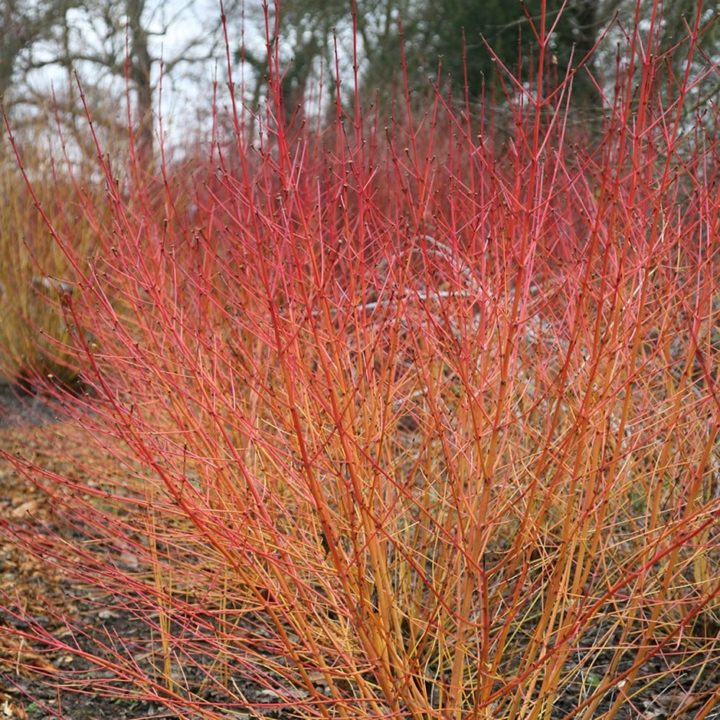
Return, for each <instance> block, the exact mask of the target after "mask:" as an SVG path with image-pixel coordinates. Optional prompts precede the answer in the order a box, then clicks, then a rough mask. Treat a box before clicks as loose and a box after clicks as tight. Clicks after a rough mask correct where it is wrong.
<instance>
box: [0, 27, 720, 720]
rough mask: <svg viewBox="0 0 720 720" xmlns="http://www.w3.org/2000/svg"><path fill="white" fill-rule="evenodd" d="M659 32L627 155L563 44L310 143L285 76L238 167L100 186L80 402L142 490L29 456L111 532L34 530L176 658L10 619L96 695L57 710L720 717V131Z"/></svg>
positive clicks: (618, 90)
mask: <svg viewBox="0 0 720 720" xmlns="http://www.w3.org/2000/svg"><path fill="white" fill-rule="evenodd" d="M699 20H700V16H699V15H698V18H696V19H695V24H694V25H693V24H692V23H691V24H690V25H689V26H688V37H687V38H685V39H684V41H682V42H680V43H679V44H678V45H677V46H676V47H674V48H672V49H671V50H669V51H668V52H674V53H683V54H685V55H687V58H688V63H687V67H688V68H691V67H692V68H696V67H698V60H701V61H702V58H700V59H699V58H697V57H695V56H694V52H695V50H694V48H695V41H696V39H697V37H698V33H699V32H700V28H699ZM689 22H690V20H689ZM659 23H660V18H659V16H657V17H654V19H653V21H652V25H651V27H649V28H645V29H643V30H642V31H640V30H638V29H637V28H636V29H635V30H634V31H632V32H629V33H628V43H627V46H624V47H625V49H624V51H623V52H624V53H625V54H624V57H623V58H622V62H619V63H618V68H620V69H619V70H618V79H617V82H616V85H615V87H614V88H613V89H612V90H608V89H606V88H602V87H600V86H599V87H598V90H599V92H601V91H604V93H605V95H606V98H605V110H604V113H605V117H604V119H603V121H602V123H601V130H600V131H599V135H598V136H595V137H591V136H587V135H583V133H582V127H578V125H577V124H576V123H574V122H573V114H572V103H571V101H570V98H571V91H572V76H571V75H568V76H567V77H559V78H558V77H557V67H556V65H554V64H553V61H552V57H551V56H550V52H549V49H548V48H549V45H548V43H549V37H550V35H549V32H548V29H547V28H544V27H542V25H541V24H538V26H537V27H536V28H535V30H536V32H537V42H538V50H537V57H536V69H535V72H534V74H533V75H532V76H531V77H527V78H514V77H513V76H512V75H511V74H509V73H508V74H507V75H506V76H505V79H504V90H505V95H504V100H503V103H502V108H498V109H496V111H494V112H493V113H490V112H489V111H486V110H484V109H483V107H482V106H481V107H480V108H474V107H472V106H471V105H470V104H469V103H468V104H466V105H465V106H464V107H460V108H457V107H453V106H452V104H451V103H450V101H449V100H446V98H445V96H444V95H443V93H442V92H441V90H440V89H438V92H437V93H436V95H435V96H434V99H431V100H430V101H428V103H427V106H426V107H424V108H422V107H421V108H420V109H417V108H414V107H413V103H412V101H411V98H410V95H409V93H407V94H405V95H404V97H403V96H400V97H399V98H398V99H397V103H396V109H395V113H394V115H393V116H392V117H390V118H389V119H387V120H385V119H383V118H380V117H378V116H375V115H373V114H372V110H371V109H370V108H364V107H363V106H362V103H361V98H360V97H359V93H358V92H357V91H356V93H355V99H356V102H355V107H354V109H353V108H351V109H350V110H348V109H346V108H345V106H344V105H343V103H342V102H341V101H340V99H338V100H336V102H335V109H336V112H335V121H334V122H333V123H331V126H330V127H329V128H327V129H318V128H317V126H315V125H313V124H312V123H309V122H308V123H302V122H301V121H300V120H299V118H298V117H296V118H295V120H294V121H293V122H292V124H291V125H290V127H287V126H285V125H283V124H280V123H278V122H277V121H276V118H278V117H284V116H285V115H284V113H283V112H282V108H281V107H279V103H280V92H279V82H280V74H279V72H278V68H277V66H276V65H275V64H274V62H273V61H272V59H271V61H270V63H269V67H270V71H271V81H270V85H269V87H270V93H269V98H270V99H269V109H268V110H267V112H266V113H265V114H264V115H262V117H261V118H258V121H261V122H259V123H258V124H255V125H254V127H259V133H260V134H259V135H256V136H254V137H248V134H247V133H246V132H245V115H244V114H243V111H242V110H241V109H240V108H238V107H237V106H236V105H235V99H234V95H233V85H232V83H231V84H230V99H231V100H232V102H231V103H230V105H231V107H232V108H233V109H232V111H231V113H230V121H231V122H230V125H231V126H232V128H233V130H232V132H231V133H230V135H229V136H228V137H221V136H220V135H219V134H218V135H217V136H216V137H214V139H213V143H212V148H211V151H210V153H209V160H208V163H207V168H206V170H204V171H199V170H198V169H197V168H198V167H202V165H201V164H196V166H195V170H194V172H193V174H189V173H187V174H184V173H183V171H182V170H174V169H173V167H172V166H171V165H170V164H169V163H166V164H164V165H163V166H162V172H161V173H160V176H159V177H158V178H148V177H147V176H143V174H142V173H141V170H142V169H143V168H141V167H138V166H136V167H134V168H132V169H131V170H132V171H131V172H130V173H129V174H128V176H129V180H128V181H127V183H126V187H122V188H121V187H119V185H118V184H117V183H116V182H115V180H114V177H113V170H112V169H111V167H110V166H109V165H108V164H107V163H106V161H105V160H100V161H99V162H100V168H101V169H102V170H103V171H104V172H105V173H106V175H107V201H106V204H105V205H104V206H103V207H102V208H98V207H95V206H94V205H93V204H89V203H87V204H86V212H87V214H88V217H89V218H90V219H91V221H92V220H93V219H95V220H96V221H95V222H94V227H95V232H96V234H97V250H96V252H95V253H94V255H93V257H92V259H91V262H90V264H89V266H88V265H86V264H85V262H86V261H87V258H80V257H78V255H77V253H75V251H74V249H73V238H72V235H71V233H69V232H65V231H61V230H57V229H56V230H54V231H53V234H54V238H55V241H56V242H57V243H58V245H59V246H60V247H61V248H62V249H63V251H64V252H65V253H66V254H67V256H68V258H69V259H70V260H71V261H72V263H73V264H74V267H75V275H74V277H73V283H74V292H73V293H72V294H68V295H67V296H65V297H64V298H63V301H62V303H61V307H62V312H63V314H64V318H65V320H66V322H67V326H68V327H69V328H70V329H71V330H72V331H73V332H72V337H73V343H72V346H73V350H74V357H75V362H76V363H77V367H78V369H79V372H80V373H81V374H82V377H83V380H84V383H85V387H86V388H87V393H86V394H85V395H82V396H80V397H76V398H61V400H62V401H63V402H64V403H65V404H66V405H67V406H68V411H69V412H71V413H72V414H73V415H74V417H75V418H76V422H77V423H78V424H79V425H80V426H82V427H83V428H85V429H86V430H89V431H90V432H89V433H88V437H89V438H90V439H91V440H92V441H94V442H96V443H97V445H98V448H99V454H98V457H102V458H108V462H107V463H105V464H103V463H98V464H96V465H94V466H93V467H92V468H89V469H86V471H85V472H83V468H82V467H78V468H76V469H75V470H74V471H73V472H72V473H71V474H67V475H62V474H54V473H53V472H52V471H50V470H43V468H42V467H36V466H32V465H31V464H29V463H27V462H26V461H24V460H23V459H22V458H20V457H16V458H10V459H11V460H12V461H13V462H14V463H15V464H16V465H17V467H18V468H20V469H21V470H22V471H24V472H25V473H26V474H27V475H28V476H29V477H31V478H32V479H33V480H34V481H35V482H36V483H38V484H39V485H40V486H42V487H43V488H46V489H47V492H49V493H51V494H52V496H53V498H54V503H55V507H56V508H57V511H58V513H59V518H60V520H61V521H62V523H64V525H63V524H62V523H60V521H59V524H60V526H61V527H68V525H70V526H73V527H75V528H76V530H77V532H76V533H75V534H74V535H72V537H73V538H75V541H72V540H68V539H67V533H64V534H62V533H61V532H60V531H58V532H59V533H60V534H58V535H55V534H53V533H52V532H51V531H50V530H49V529H48V528H42V527H39V528H36V529H35V530H34V531H30V530H24V531H23V532H22V533H21V532H20V531H19V530H15V529H14V527H13V526H12V525H8V524H7V523H5V524H4V525H3V527H4V528H5V530H4V532H5V533H6V534H8V535H9V536H11V537H14V538H15V541H16V542H19V543H22V544H23V546H24V547H26V548H29V549H31V550H34V551H35V552H37V553H42V554H43V555H44V557H46V559H47V562H48V563H49V564H55V565H58V566H60V567H61V568H62V569H63V570H64V571H65V572H66V573H67V574H68V575H70V576H71V577H73V578H75V579H76V580H79V581H82V583H83V584H86V585H87V586H89V587H91V588H94V589H95V593H94V594H93V595H92V597H98V591H101V592H102V598H103V599H102V602H103V603H105V604H106V606H107V607H108V608H111V609H112V611H113V613H120V614H123V615H124V616H131V617H133V618H135V623H136V624H137V625H141V626H142V627H143V628H144V630H143V631H142V632H136V633H135V634H133V635H132V636H131V637H130V636H128V637H122V636H120V635H118V634H117V633H116V632H115V631H113V629H112V626H111V627H109V629H107V630H105V631H99V630H98V629H97V628H95V629H93V628H92V627H86V626H83V625H82V624H80V621H72V620H67V621H65V620H63V621H62V622H63V623H65V625H66V627H65V630H64V632H53V633H51V632H50V631H48V630H47V629H43V626H41V625H40V624H39V623H38V622H35V621H33V618H31V617H26V616H24V614H23V611H22V603H20V602H18V601H16V600H13V598H11V597H8V598H6V600H5V603H6V605H7V608H6V612H8V613H10V614H12V615H13V616H14V617H15V618H16V620H24V621H25V623H26V624H25V625H23V624H20V623H19V622H15V623H14V625H13V629H12V630H9V632H14V633H15V634H16V635H19V636H21V637H23V638H25V639H26V640H27V641H28V642H31V643H36V644H37V645H38V646H39V647H47V648H49V649H56V650H57V649H62V650H63V651H64V652H66V653H69V654H71V655H76V656H78V657H79V658H81V659H82V661H83V663H85V664H84V665H82V667H83V668H89V669H87V670H83V671H80V670H75V671H73V672H67V673H65V674H63V673H59V674H57V675H55V676H54V677H53V678H52V679H50V680H48V682H54V683H57V684H59V685H60V686H61V687H65V688H69V689H78V690H89V691H92V692H93V693H95V694H97V695H112V696H118V697H125V698H128V697H133V698H137V699H145V700H153V701H155V702H158V703H160V704H162V705H164V706H166V707H167V709H168V710H169V711H170V712H172V713H174V714H175V715H176V716H178V717H183V718H199V717H204V718H221V717H223V718H225V717H245V716H246V715H244V714H243V713H246V714H249V715H248V716H252V717H256V716H262V715H264V714H272V713H275V714H276V715H277V714H278V713H284V715H283V716H284V717H325V718H352V719H360V718H390V717H396V718H417V719H420V718H443V719H449V718H452V719H453V720H455V719H458V720H459V719H460V718H492V719H499V718H508V719H516V718H523V719H534V718H570V717H578V718H585V719H589V718H595V717H605V718H623V717H625V718H627V717H641V716H643V715H642V713H645V712H647V713H651V712H656V711H657V712H664V713H666V715H665V716H666V717H678V718H679V717H694V718H707V717H714V715H713V714H712V713H713V709H714V708H716V707H717V705H718V702H719V699H720V698H719V696H718V692H717V666H718V663H720V644H719V642H718V630H719V628H720V570H719V564H718V563H720V537H719V535H718V533H719V530H718V521H717V516H718V510H719V509H720V492H719V489H718V488H719V485H718V482H719V480H718V477H719V473H720V465H719V462H720V461H719V459H718V440H717V435H718V428H719V423H720V388H719V387H718V377H717V367H718V364H717V363H718V353H719V352H720V337H719V336H718V330H717V327H718V315H719V314H720V288H719V287H718V277H720V276H719V275H718V263H719V258H718V247H719V244H718V227H719V226H718V222H719V212H720V193H719V192H718V145H717V139H716V138H715V137H714V136H712V134H708V133H706V132H705V131H704V128H705V127H711V126H712V124H713V121H714V120H715V119H716V117H715V115H714V113H716V112H717V110H716V108H715V107H713V106H707V107H702V108H697V109H696V110H695V111H689V110H688V109H689V108H690V107H691V106H692V103H691V102H690V100H691V98H692V95H693V89H694V87H695V86H696V84H697V83H698V82H700V80H701V79H704V77H703V74H702V73H700V74H698V72H697V71H695V70H693V72H691V71H690V69H688V71H687V72H686V73H685V74H684V75H682V76H676V75H675V74H673V71H672V70H671V69H670V68H671V67H672V65H671V64H670V63H669V62H668V59H669V58H668V56H667V55H666V54H663V53H662V52H660V50H659V48H658V47H657V45H656V41H657V30H658V28H659ZM270 47H271V50H272V46H270ZM271 55H272V53H271ZM704 60H705V62H700V63H699V64H700V66H704V67H705V68H706V69H705V71H704V72H705V73H713V72H715V71H716V69H715V67H714V66H713V64H712V62H711V59H710V58H705V59H704ZM691 61H692V64H691ZM340 96H341V92H340V89H338V97H340ZM238 102H239V101H238ZM218 116H219V113H218ZM218 119H220V118H219V117H218ZM222 124H223V123H220V122H218V127H219V126H221V125H222ZM90 131H91V130H90ZM20 155H21V153H20ZM99 157H100V158H102V157H103V155H102V153H99ZM181 195H182V196H183V197H192V198H193V200H192V203H190V202H187V201H185V200H183V201H180V200H178V198H179V197H180V196H181ZM106 209H110V210H111V216H112V222H110V223H107V222H100V221H99V218H100V217H101V216H103V217H104V212H105V210H106ZM88 267H89V269H87V268H88ZM88 441H90V440H88ZM90 471H91V472H90ZM58 620H62V618H58ZM653 703H656V705H653ZM653 708H655V709H653ZM658 708H659V709H658ZM715 712H716V711H715ZM648 716H650V715H648Z"/></svg>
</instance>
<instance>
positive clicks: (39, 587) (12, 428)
mask: <svg viewBox="0 0 720 720" xmlns="http://www.w3.org/2000/svg"><path fill="white" fill-rule="evenodd" d="M58 420H59V418H58V417H57V413H56V412H55V411H54V410H53V409H52V408H51V407H50V406H49V405H48V404H46V403H44V402H43V401H42V399H41V398H39V397H37V396H31V395H23V394H18V393H15V392H14V391H13V392H12V394H11V393H10V392H9V391H8V390H7V389H6V388H0V450H2V451H5V452H7V453H9V454H12V455H16V456H21V457H22V458H24V459H25V460H27V461H29V462H32V463H37V464H38V465H40V466H43V467H48V468H52V469H53V470H54V471H55V472H57V473H59V474H64V473H72V470H73V465H74V463H75V462H77V463H78V464H81V465H88V464H89V465H92V463H93V461H96V459H95V458H94V457H93V452H95V451H94V450H93V448H92V444H91V443H88V442H87V438H86V437H85V436H84V431H83V430H82V429H80V428H78V427H77V426H75V425H73V424H72V423H69V422H58ZM57 520H58V517H57V516H56V513H55V512H54V509H53V506H52V500H51V498H50V497H49V496H48V494H47V493H46V492H44V491H43V490H42V489H40V488H39V487H37V486H36V485H35V484H34V483H33V482H32V481H31V480H30V479H29V478H28V477H25V476H24V475H23V474H22V473H20V472H18V470H17V469H16V468H15V467H14V466H13V465H12V464H11V463H10V462H8V461H7V460H5V459H3V458H2V456H0V530H1V532H0V718H8V719H12V718H19V719H20V720H25V719H27V720H45V719H46V718H65V719H67V720H95V719H97V718H117V720H131V719H132V720H137V719H138V718H145V717H164V718H168V717H169V715H168V714H167V713H165V712H163V711H162V709H161V708H160V707H158V706H151V705H150V704H149V703H139V702H128V703H123V702H118V701H117V700H112V699H108V698H102V697H96V696H93V695H78V694H76V693H69V692H67V691H63V690H62V689H61V688H60V687H56V683H55V680H56V679H60V677H61V675H62V673H63V672H66V671H72V670H75V669H77V668H78V659H77V658H76V657H74V656H73V655H69V654H67V653H62V652H53V651H48V650H47V649H45V648H43V647H42V646H41V645H39V644H35V643H33V642H31V641H28V640H26V639H25V638H22V637H18V635H17V631H19V632H23V631H30V628H29V627H28V625H27V623H26V622H25V620H24V618H32V619H33V621H34V622H36V623H37V624H38V626H40V627H42V628H43V629H44V630H45V631H47V632H49V633H51V634H53V635H57V636H58V637H61V636H62V635H63V633H65V632H67V630H66V623H65V622H63V620H64V619H68V620H69V621H70V622H71V623H72V624H74V625H83V624H85V625H87V624H90V625H95V627H96V628H97V630H98V631H99V632H102V631H103V625H104V624H105V623H104V622H103V619H108V620H110V619H112V622H113V624H114V626H115V629H116V630H117V631H118V632H119V633H120V634H121V635H125V634H132V633H134V632H137V627H132V626H133V625H134V626H137V624H138V623H137V621H136V620H133V619H132V618H129V617H128V618H125V619H123V618H118V617H117V615H116V614H115V613H112V614H107V613H106V615H103V610H98V603H97V602H94V600H95V598H93V593H92V590H91V589H89V588H83V587H77V586H76V585H73V584H72V583H71V582H70V581H69V580H68V579H67V578H66V577H64V574H63V572H62V571H61V569H59V568H57V567H55V566H54V565H53V564H51V563H48V562H44V561H43V560H42V559H41V558H38V557H35V556H34V555H33V554H31V553H29V552H27V551H26V550H24V549H23V547H22V543H21V542H16V541H15V539H14V537H15V535H16V534H18V535H21V534H22V533H23V532H31V531H33V530H34V529H36V528H38V527H44V528H54V527H56V522H57ZM3 606H4V607H5V609H3ZM8 608H15V609H16V610H17V611H19V612H18V613H17V614H18V616H22V617H18V616H15V615H13V614H12V612H8V611H7V609H8ZM123 623H124V626H123ZM13 629H14V630H15V631H16V632H15V633H13V632H8V630H13Z"/></svg>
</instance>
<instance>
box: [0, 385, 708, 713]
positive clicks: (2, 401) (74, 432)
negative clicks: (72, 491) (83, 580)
mask: <svg viewBox="0 0 720 720" xmlns="http://www.w3.org/2000/svg"><path fill="white" fill-rule="evenodd" d="M0 449H2V450H5V451H7V452H9V453H14V454H18V453H19V454H22V455H23V456H24V457H25V458H27V459H29V460H33V461H36V462H38V463H41V464H43V465H44V466H46V467H47V466H49V467H52V468H53V469H54V470H56V471H57V472H58V473H61V474H62V473H67V472H71V471H72V469H71V468H70V467H69V463H71V460H69V458H76V459H78V461H82V463H83V464H84V463H87V462H92V458H91V457H87V456H88V454H89V453H90V450H89V444H88V443H86V442H83V436H82V431H80V430H78V428H76V427H74V426H73V425H72V424H70V423H68V422H63V421H62V419H60V418H57V417H55V416H54V414H53V413H52V411H51V410H50V409H49V408H48V407H47V406H46V405H45V404H43V403H42V402H41V400H40V399H39V398H37V397H34V396H28V395H25V396H18V395H17V394H16V393H15V392H14V391H11V389H10V388H8V386H1V385H0ZM57 520H58V518H57V517H56V516H55V515H54V513H53V508H52V504H51V502H50V501H49V499H48V496H47V495H46V494H45V493H43V492H42V491H40V490H39V489H38V488H36V487H35V486H34V485H33V483H32V482H31V481H30V480H29V479H28V478H26V477H24V476H23V475H21V474H19V473H18V472H17V471H16V470H15V469H14V468H13V467H12V466H11V465H10V463H8V462H6V461H3V460H2V459H0V527H3V526H4V528H6V529H8V530H9V531H10V532H3V533H2V534H1V535H0V538H4V539H3V540H0V608H1V607H2V606H6V607H18V606H19V605H21V606H22V607H23V608H24V611H25V614H26V615H27V616H28V617H31V618H33V619H34V621H35V622H36V623H37V624H38V627H40V628H42V629H44V630H46V631H48V632H49V633H59V632H62V631H63V629H64V627H65V626H64V624H62V623H61V622H59V619H60V618H69V619H71V620H72V621H73V622H74V623H76V624H84V625H86V626H87V627H88V629H89V632H90V633H96V634H98V636H102V634H103V633H106V632H108V631H111V632H114V633H117V635H118V636H120V637H123V638H132V637H137V636H138V635H139V634H143V633H145V634H146V632H147V630H146V626H145V624H143V623H141V622H138V621H137V620H136V619H134V618H133V617H132V616H130V615H129V614H123V613H122V612H117V611H116V610H109V609H108V603H107V598H103V597H101V596H98V595H97V593H96V592H95V591H93V589H92V588H88V587H82V586H78V585H77V584H76V583H73V582H71V581H69V580H68V579H67V578H65V577H64V576H63V573H62V571H61V569H59V568H54V567H53V566H52V565H49V564H48V563H46V562H42V561H40V560H38V559H37V558H35V557H33V556H31V555H30V554H28V553H27V552H25V551H23V550H22V549H20V548H19V547H18V545H17V544H16V543H15V542H13V541H12V532H19V533H22V531H23V530H26V529H29V528H36V527H38V526H44V527H48V528H53V529H54V530H56V531H57V532H59V533H62V532H68V533H69V534H72V532H76V531H74V530H73V531H69V530H64V529H63V528H62V527H59V526H58V524H57ZM3 625H5V626H6V627H7V626H14V627H15V628H18V629H20V630H23V629H27V625H26V624H25V623H24V622H23V621H21V620H19V619H17V618H15V617H13V616H12V614H10V613H8V612H6V611H4V610H1V609H0V719H1V718H8V719H12V718H19V719H20V720H24V719H27V720H45V719H46V718H64V719H66V720H96V719H99V718H113V719H114V720H141V719H142V718H168V719H170V718H172V717H174V716H172V715H171V714H168V713H167V711H166V710H164V709H163V708H162V707H161V706H160V705H159V704H153V703H148V702H137V701H122V700H117V699H115V700H111V699H107V698H103V697H100V696H98V695H96V694H84V695H78V694H73V693H69V692H67V691H66V690H65V691H63V690H59V689H58V688H57V687H56V681H57V680H58V679H59V678H60V677H61V676H62V677H65V678H66V677H68V676H69V675H72V673H73V672H74V671H82V670H85V669H86V666H85V665H83V661H82V660H81V659H78V658H77V657H76V656H73V655H69V654H65V653H62V652H46V651H43V650H42V649H41V648H40V646H37V645H35V644H33V643H31V642H26V641H24V640H19V639H17V638H15V637H11V636H9V635H8V634H7V633H3V632H2V627H3ZM653 662H654V663H655V665H656V666H653V667H652V668H647V669H646V670H647V671H648V672H649V673H651V674H652V673H653V672H657V673H659V674H660V676H661V677H662V680H661V681H660V682H658V683H657V684H656V685H654V686H651V687H649V688H648V689H647V691H644V692H643V694H642V696H638V697H635V698H633V706H634V708H635V709H634V710H630V709H629V708H625V709H624V711H623V712H622V713H621V714H620V716H619V717H622V718H624V719H625V720H631V719H632V720H635V719H637V720H667V719H670V718H673V719H675V720H694V718H696V717H697V712H698V711H699V708H700V707H701V706H702V704H703V703H704V702H705V701H706V700H707V698H708V697H709V696H710V695H712V693H713V688H716V687H718V686H719V685H720V668H718V667H715V666H713V667H706V668H705V669H704V670H703V671H702V672H701V673H699V674H698V675H702V677H700V676H697V677H688V673H678V674H673V673H670V674H667V675H666V674H664V673H663V667H662V662H663V661H662V660H661V658H655V659H654V660H653ZM699 665H700V666H701V663H699ZM30 666H34V667H35V668H37V669H38V671H39V673H37V674H32V675H31V674H29V673H28V672H27V669H28V667H30ZM245 690H246V693H245V694H246V696H247V697H253V696H254V695H255V696H257V692H258V689H257V688H254V689H253V688H252V687H247V688H245ZM573 703H574V700H573V699H572V698H570V697H567V698H560V699H559V701H558V702H557V703H556V706H555V708H554V710H553V714H552V717H553V719H554V718H555V717H556V716H557V717H558V718H560V717H562V716H563V715H564V714H565V713H567V712H568V711H571V710H572V708H573ZM718 705H719V706H720V700H719V701H718ZM603 709H607V705H606V704H604V705H602V706H600V707H599V708H598V714H597V715H596V716H597V717H602V711H603ZM270 716H272V715H270ZM227 717H228V718H230V717H232V718H235V719H236V720H240V719H241V718H249V717H250V716H249V715H246V714H245V713H243V712H241V711H237V712H234V713H230V714H228V715H227ZM275 717H278V716H277V715H275ZM704 717H706V718H707V720H718V719H720V707H716V708H715V709H712V710H711V711H710V713H709V714H707V715H705V716H704Z"/></svg>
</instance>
